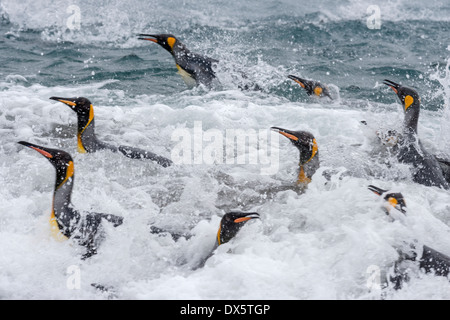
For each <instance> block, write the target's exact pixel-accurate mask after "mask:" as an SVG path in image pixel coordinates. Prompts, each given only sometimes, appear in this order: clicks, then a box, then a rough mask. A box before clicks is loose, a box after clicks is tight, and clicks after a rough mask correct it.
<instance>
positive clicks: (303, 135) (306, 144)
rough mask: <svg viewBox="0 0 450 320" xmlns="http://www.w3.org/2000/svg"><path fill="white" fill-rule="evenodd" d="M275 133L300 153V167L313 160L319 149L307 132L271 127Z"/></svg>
mask: <svg viewBox="0 0 450 320" xmlns="http://www.w3.org/2000/svg"><path fill="white" fill-rule="evenodd" d="M271 129H272V130H273V131H275V132H278V133H280V134H281V135H283V136H285V137H286V138H288V139H289V140H290V141H291V142H292V144H293V145H294V146H295V147H296V148H297V149H298V150H299V151H300V165H304V164H306V163H307V162H309V161H310V160H311V159H312V158H314V157H315V156H316V155H317V154H318V152H319V148H318V145H317V142H316V139H315V138H314V136H313V135H312V134H311V133H309V132H307V131H291V130H287V129H283V128H279V127H271Z"/></svg>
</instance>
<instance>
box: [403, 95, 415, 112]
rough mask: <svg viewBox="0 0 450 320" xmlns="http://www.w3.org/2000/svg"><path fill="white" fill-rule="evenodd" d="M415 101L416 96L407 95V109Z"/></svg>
mask: <svg viewBox="0 0 450 320" xmlns="http://www.w3.org/2000/svg"><path fill="white" fill-rule="evenodd" d="M413 102H414V98H413V97H411V96H406V97H405V110H406V109H408V108H409V107H410V106H411V105H412V104H413Z"/></svg>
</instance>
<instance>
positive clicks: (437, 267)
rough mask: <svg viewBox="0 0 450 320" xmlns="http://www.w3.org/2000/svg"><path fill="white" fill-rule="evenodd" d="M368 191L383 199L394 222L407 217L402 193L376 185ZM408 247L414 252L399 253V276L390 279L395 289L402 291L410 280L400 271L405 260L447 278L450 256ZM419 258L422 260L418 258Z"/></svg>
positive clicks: (397, 270) (435, 251) (424, 248)
mask: <svg viewBox="0 0 450 320" xmlns="http://www.w3.org/2000/svg"><path fill="white" fill-rule="evenodd" d="M368 189H369V190H370V191H372V192H373V193H375V194H376V195H378V196H381V197H382V198H383V200H384V204H383V207H384V209H385V211H386V214H387V215H388V216H389V217H391V219H392V220H398V218H396V217H399V216H406V201H405V199H404V197H403V195H402V194H401V193H399V192H391V191H388V190H384V189H381V188H379V187H376V186H374V185H370V186H369V187H368ZM407 247H408V248H411V249H412V250H408V252H401V251H400V252H399V254H400V258H399V260H398V261H397V262H396V266H395V271H396V272H397V274H396V275H395V276H394V277H391V279H390V281H391V282H393V283H394V285H395V289H400V288H401V287H402V282H403V281H405V280H407V279H408V277H407V275H406V274H404V273H402V271H399V270H400V268H399V264H400V263H402V262H403V261H405V260H408V261H413V262H417V261H418V262H419V268H420V269H421V270H423V271H425V272H426V273H433V274H435V275H437V276H443V277H447V276H448V275H449V272H450V257H449V256H447V255H445V254H443V253H441V252H439V251H437V250H435V249H433V248H430V247H428V246H426V245H423V246H422V248H421V250H417V248H416V245H415V244H410V245H408V246H407ZM419 256H420V258H418V257H419Z"/></svg>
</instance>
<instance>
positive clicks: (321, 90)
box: [314, 87, 323, 96]
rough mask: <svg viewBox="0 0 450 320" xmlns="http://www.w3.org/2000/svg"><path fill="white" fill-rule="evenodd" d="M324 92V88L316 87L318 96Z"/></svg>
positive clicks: (315, 90) (315, 91)
mask: <svg viewBox="0 0 450 320" xmlns="http://www.w3.org/2000/svg"><path fill="white" fill-rule="evenodd" d="M322 92H323V89H322V88H321V87H315V88H314V93H315V94H316V96H320V95H321V94H322Z"/></svg>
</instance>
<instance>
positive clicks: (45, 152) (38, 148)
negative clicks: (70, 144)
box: [18, 141, 53, 159]
mask: <svg viewBox="0 0 450 320" xmlns="http://www.w3.org/2000/svg"><path fill="white" fill-rule="evenodd" d="M18 143H19V144H21V145H23V146H25V147H28V148H31V149H33V150H36V151H37V152H39V153H40V154H42V155H43V156H44V157H46V158H47V159H51V158H53V155H52V154H51V153H50V152H49V150H48V149H47V148H44V147H41V146H38V145H35V144H32V143H29V142H26V141H19V142H18Z"/></svg>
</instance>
